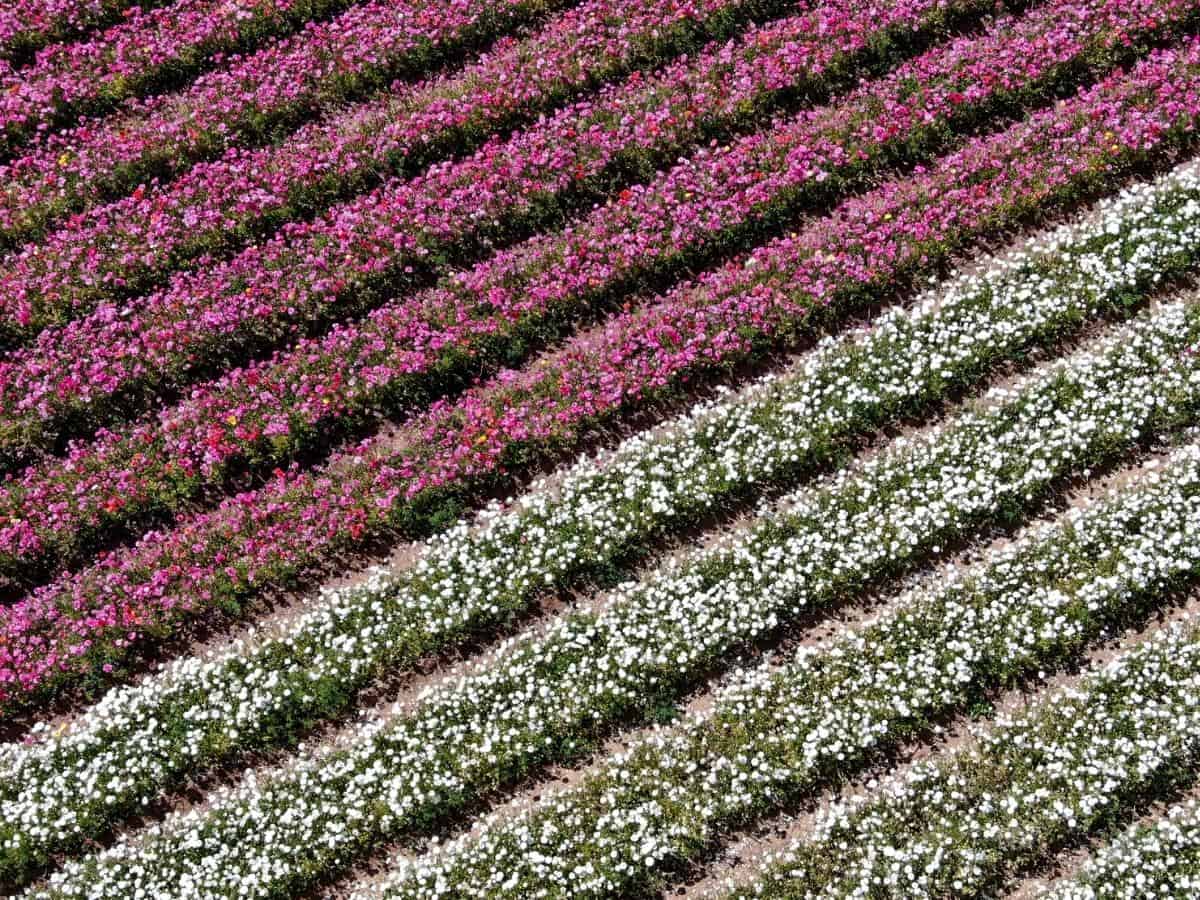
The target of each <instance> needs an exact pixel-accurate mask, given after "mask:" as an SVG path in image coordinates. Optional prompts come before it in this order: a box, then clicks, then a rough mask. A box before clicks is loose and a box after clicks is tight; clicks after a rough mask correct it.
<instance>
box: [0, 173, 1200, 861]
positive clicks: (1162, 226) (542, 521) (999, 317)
mask: <svg viewBox="0 0 1200 900" xmlns="http://www.w3.org/2000/svg"><path fill="white" fill-rule="evenodd" d="M1198 246H1200V184H1197V176H1196V174H1195V173H1194V172H1191V171H1185V172H1180V173H1178V174H1175V175H1172V176H1170V177H1168V178H1164V179H1162V181H1161V182H1159V183H1158V184H1156V185H1153V186H1145V187H1143V188H1141V189H1139V190H1137V191H1131V192H1129V193H1127V194H1125V195H1123V196H1121V197H1119V198H1117V199H1116V200H1114V201H1111V202H1109V203H1107V204H1106V205H1105V206H1103V207H1102V208H1101V210H1100V211H1099V212H1098V214H1097V215H1096V218H1095V220H1094V222H1091V223H1090V224H1087V225H1084V226H1082V227H1079V228H1078V229H1075V228H1069V227H1067V228H1064V229H1062V230H1061V231H1060V232H1059V233H1058V234H1057V236H1055V237H1053V238H1052V239H1050V240H1049V241H1048V242H1047V243H1046V245H1045V246H1042V247H1040V248H1039V252H1040V253H1041V254H1047V255H1049V254H1053V256H1054V261H1053V262H1052V263H1050V262H1046V261H1040V260H1038V259H1029V258H1018V259H1013V260H1010V261H1009V262H1008V264H1007V265H1008V268H1006V269H1005V270H999V269H998V270H995V271H994V272H993V273H991V274H989V275H988V276H986V277H984V278H981V279H974V278H967V279H963V280H962V281H961V282H959V283H958V284H956V285H955V286H953V287H952V288H951V289H950V290H949V291H946V292H942V291H939V292H938V293H937V294H936V295H935V296H934V297H933V298H931V300H930V301H928V302H927V303H925V304H924V305H923V306H920V307H918V309H917V311H916V312H915V313H906V312H896V313H893V314H890V315H887V316H884V317H881V318H880V319H879V320H878V321H876V322H875V323H873V326H872V328H871V329H870V331H869V332H867V333H866V334H865V335H854V336H850V337H847V338H843V339H841V340H837V341H833V340H828V341H827V342H826V344H825V345H824V346H823V347H821V348H820V349H819V350H818V351H816V352H815V353H814V354H812V355H811V356H810V357H808V358H807V359H806V361H805V363H804V365H803V367H802V369H801V370H800V371H798V372H796V373H794V374H792V375H791V376H789V377H787V378H782V379H770V380H768V381H767V382H765V383H763V384H762V385H758V386H755V387H753V388H751V389H749V390H746V391H743V392H741V393H739V394H738V395H736V396H734V397H732V398H727V399H723V400H721V401H720V402H717V403H710V404H704V405H702V406H700V407H698V408H697V409H695V410H694V411H693V412H692V413H690V414H689V415H688V416H686V417H684V418H681V419H677V420H674V421H672V422H670V423H668V424H667V426H666V428H665V430H664V431H663V432H662V433H661V434H659V433H653V434H651V435H650V436H648V437H638V438H635V439H631V440H630V441H628V442H626V443H625V444H624V445H622V447H621V448H619V449H618V450H616V451H614V452H613V453H612V454H611V455H608V456H606V457H605V458H604V459H603V460H602V461H591V460H588V461H584V462H581V463H579V464H577V465H576V466H574V467H573V468H572V469H571V470H569V471H568V472H567V473H566V474H565V475H564V476H563V478H562V480H561V482H560V483H559V484H557V485H556V487H555V489H554V491H553V492H552V493H541V492H534V493H533V494H532V495H528V496H526V497H524V498H523V499H522V500H521V501H520V503H519V504H517V506H516V507H515V508H514V509H513V510H511V511H509V512H506V513H500V512H499V511H495V512H493V513H492V514H490V515H488V516H486V517H485V518H484V520H483V524H482V527H481V528H480V529H478V530H475V529H468V528H464V527H460V528H456V529H453V530H451V531H450V532H447V533H446V534H444V535H442V536H440V537H439V538H437V539H435V540H434V541H433V542H432V543H431V545H430V546H429V548H428V549H427V550H426V551H425V552H424V554H423V555H422V557H421V558H420V560H419V561H418V562H417V563H416V564H415V566H414V569H413V570H412V572H410V573H408V574H402V575H400V576H399V577H393V578H386V579H385V578H376V579H375V580H373V581H372V582H370V583H369V584H368V585H367V586H365V587H362V588H357V589H354V590H349V591H346V592H341V593H335V594H333V595H330V596H327V597H324V598H322V600H321V602H320V605H319V607H318V608H317V609H316V610H314V611H313V612H311V613H309V614H306V615H305V616H303V617H302V618H301V619H300V620H299V621H298V622H297V623H296V624H295V625H294V626H293V627H291V628H289V629H288V630H287V631H286V632H283V633H281V634H277V635H270V636H256V637H255V638H254V639H252V640H248V641H246V642H245V643H242V644H239V645H238V646H237V647H235V648H233V649H232V650H231V651H230V652H228V653H225V654H222V655H219V656H217V657H215V658H213V659H207V660H200V659H189V660H186V661H183V662H180V663H177V664H175V665H173V666H171V667H169V668H168V669H167V670H166V671H165V672H163V673H162V674H160V675H157V676H153V677H149V678H147V679H145V680H143V681H142V682H140V683H139V685H137V686H134V687H130V688H124V689H118V690H115V691H113V692H111V693H110V694H109V695H108V696H106V697H105V699H104V700H103V701H102V702H101V703H100V704H99V705H98V706H96V707H95V708H94V709H93V710H91V711H90V712H89V713H88V714H87V715H86V716H84V717H82V718H80V719H77V720H76V721H75V722H73V723H72V726H71V728H70V730H69V731H68V732H67V733H66V734H65V735H58V736H54V737H52V736H50V735H48V734H46V733H45V732H35V733H34V734H35V736H36V738H37V741H36V742H35V743H23V744H16V745H8V746H6V747H4V748H3V750H2V752H0V813H2V818H4V819H5V820H7V821H9V822H11V823H13V826H14V827H19V828H20V831H21V834H22V838H23V843H22V844H21V846H20V852H21V853H22V854H23V855H24V856H25V857H26V858H27V859H29V860H34V861H37V862H40V861H41V860H42V859H44V856H43V854H44V853H45V852H47V851H50V850H60V849H61V847H62V846H63V845H73V844H74V842H75V841H76V840H77V839H78V838H79V837H87V836H92V835H94V834H95V833H96V832H97V831H98V830H99V829H101V828H103V827H105V826H106V825H107V824H108V823H109V822H110V821H111V820H112V819H113V818H114V817H115V816H117V815H119V814H121V813H123V812H126V811H128V810H130V809H137V808H138V807H139V806H140V803H141V800H140V799H139V798H142V797H145V796H148V795H152V794H155V793H157V792H158V791H161V790H163V789H164V788H165V787H168V786H171V785H173V784H176V783H177V782H178V779H180V778H181V777H184V776H188V775H192V774H194V773H195V772H196V771H198V770H199V769H202V768H206V767H208V766H211V765H212V764H213V763H215V762H217V761H219V760H221V759H224V758H228V757H230V756H233V755H234V754H236V753H237V752H238V751H241V750H244V749H246V748H250V747H262V746H273V745H276V744H278V743H280V742H288V741H291V740H294V739H297V738H298V737H299V736H300V734H301V733H302V731H303V729H304V728H305V727H307V726H308V725H309V724H310V723H311V722H313V721H316V720H320V719H321V718H324V717H327V716H331V715H334V714H336V713H338V712H340V711H341V710H342V709H343V708H344V707H345V706H346V705H347V704H348V703H349V702H350V701H351V700H352V699H353V697H354V696H355V694H356V693H357V692H358V690H359V689H360V688H361V687H362V686H363V685H364V684H366V683H368V682H369V681H370V680H371V678H372V677H374V676H375V675H378V674H380V673H382V672H385V671H387V670H389V669H395V668H397V667H404V666H407V665H411V664H412V663H413V662H415V661H416V660H417V659H419V658H420V657H421V656H422V655H425V654H428V653H431V652H435V651H440V650H444V649H445V648H446V647H448V646H451V645H453V644H454V643H457V642H458V641H460V640H461V639H462V637H463V636H464V635H465V634H470V633H478V632H482V631H485V630H486V629H488V628H495V627H497V626H499V625H502V624H504V623H505V621H506V620H507V619H508V617H510V616H513V615H519V614H520V613H522V612H523V611H526V610H528V608H529V606H530V604H531V602H532V601H533V599H534V598H535V597H536V596H537V595H538V594H539V593H541V592H548V591H552V590H556V589H562V588H564V587H565V586H567V585H569V584H571V583H574V582H576V581H577V580H578V579H579V578H580V576H581V574H582V573H585V572H588V571H590V572H596V571H607V570H610V569H612V568H613V567H614V566H616V565H617V564H619V563H620V562H621V561H622V560H624V559H625V558H626V557H628V556H629V555H630V554H631V553H633V552H635V551H634V548H637V547H639V546H643V545H644V544H645V543H646V542H647V541H650V540H652V539H653V538H654V537H656V536H658V535H660V534H662V533H663V532H664V531H667V530H669V529H670V528H671V527H672V525H673V524H674V523H678V522H681V521H687V520H689V519H691V518H693V517H695V516H697V515H700V514H703V513H704V512H706V511H709V510H712V509H713V508H721V507H722V506H724V505H725V504H726V503H728V502H729V501H730V500H731V499H732V498H733V497H736V496H738V495H739V494H741V493H744V492H746V491H748V490H749V488H748V485H755V486H761V485H764V484H773V485H780V486H782V485H786V484H788V483H790V482H791V481H793V480H794V478H795V477H796V475H797V474H799V473H803V472H805V471H810V470H812V469H814V468H816V467H817V466H819V465H820V464H822V463H824V462H826V461H828V460H831V459H833V458H835V457H836V456H837V454H838V452H839V448H840V447H841V446H843V445H844V444H846V443H847V442H848V441H851V440H852V439H853V438H854V437H855V436H856V435H857V436H861V435H863V434H866V433H869V432H870V431H871V430H872V429H874V428H877V427H879V426H880V425H881V424H883V423H885V422H887V421H889V419H891V418H892V417H894V416H895V415H896V414H897V413H899V412H902V411H911V410H914V409H920V408H922V407H924V406H925V405H926V404H928V403H929V402H931V401H933V400H936V399H937V398H939V397H941V396H944V395H945V393H946V392H948V391H950V390H951V389H953V388H955V387H957V388H960V389H961V388H962V387H963V386H965V385H970V384H973V383H976V382H977V381H978V380H979V379H980V378H981V377H983V376H984V375H985V374H986V373H987V372H988V371H989V370H990V369H991V368H992V367H993V366H994V365H995V364H996V362H998V361H999V360H1002V359H1005V358H1013V357H1014V356H1016V355H1018V354H1020V353H1021V352H1023V351H1024V350H1026V349H1027V348H1028V347H1029V346H1030V344H1031V343H1034V342H1038V341H1043V340H1046V339H1052V338H1055V337H1057V336H1059V335H1061V334H1062V333H1063V330H1064V329H1066V328H1069V327H1070V326H1071V325H1072V324H1073V323H1077V322H1080V321H1083V320H1085V319H1087V318H1089V317H1091V316H1095V315H1097V314H1100V313H1102V312H1105V311H1112V310H1113V309H1119V308H1120V307H1121V306H1123V305H1124V304H1126V303H1130V302H1133V300H1134V298H1136V297H1137V296H1138V295H1139V294H1140V292H1141V291H1142V290H1143V289H1144V288H1146V287H1148V286H1150V285H1152V284H1154V283H1156V282H1157V281H1159V280H1160V278H1162V277H1165V276H1168V275H1170V274H1171V272H1172V270H1173V269H1174V268H1176V266H1177V263H1178V260H1180V259H1189V258H1191V257H1192V256H1193V255H1194V253H1195V251H1196V249H1197V247H1198ZM914 360H928V364H927V365H924V366H921V367H915V366H914V362H913V361H914ZM630 485H634V486H635V487H634V488H633V489H632V490H631V489H630V487H629V486H630ZM114 779H117V780H116V781H115V782H114ZM81 784H107V785H108V786H109V787H108V789H107V790H108V796H111V798H112V799H111V801H109V802H107V803H105V804H104V806H103V807H101V808H96V807H95V806H94V805H93V804H92V803H91V802H90V800H89V799H88V798H87V797H86V795H82V794H80V792H79V791H78V786H79V785H81ZM118 785H120V786H119V787H118ZM50 822H53V828H51V827H50V826H49V824H48V823H50ZM11 867H12V864H11V863H10V868H11Z"/></svg>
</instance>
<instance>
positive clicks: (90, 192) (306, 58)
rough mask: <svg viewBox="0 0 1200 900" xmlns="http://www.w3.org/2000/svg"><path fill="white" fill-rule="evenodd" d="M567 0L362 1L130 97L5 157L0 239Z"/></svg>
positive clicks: (290, 122) (274, 132) (417, 68)
mask: <svg viewBox="0 0 1200 900" xmlns="http://www.w3.org/2000/svg"><path fill="white" fill-rule="evenodd" d="M562 5H564V0H502V2H484V0H458V2H455V3H417V2H415V0H404V2H397V0H366V2H363V3H358V4H354V5H351V6H350V7H349V8H348V9H347V10H346V11H344V12H343V13H342V14H341V15H339V16H336V17H334V18H332V19H329V20H327V21H323V22H310V23H309V24H308V25H306V26H305V27H304V28H303V29H301V30H300V31H299V32H298V33H296V34H295V35H293V36H291V37H289V38H284V39H281V40H279V41H277V42H275V43H272V44H270V45H268V46H266V47H264V48H263V49H261V50H259V51H258V52H257V53H254V54H251V55H249V56H245V57H239V58H236V59H234V60H233V61H232V62H231V63H230V64H229V65H228V66H226V67H223V68H220V69H214V70H210V71H208V72H206V73H204V74H203V75H201V76H200V77H199V78H197V79H196V80H195V81H193V82H192V83H191V84H190V85H189V86H187V87H186V88H185V89H183V90H181V91H178V92H174V93H167V94H158V95H155V96H151V97H147V98H144V99H129V100H127V101H125V103H124V104H123V105H122V107H121V109H120V110H119V111H118V112H117V113H115V114H113V115H110V116H107V117H105V118H102V119H97V120H86V119H85V120H83V121H81V122H80V123H79V124H78V125H76V126H74V127H72V128H70V129H67V130H64V131H57V132H52V133H47V134H46V135H45V136H43V137H41V138H39V139H38V140H35V141H32V142H31V143H29V144H27V145H26V146H25V147H24V148H23V149H22V152H21V153H20V154H18V155H17V156H15V157H14V158H13V159H11V160H10V161H9V162H7V163H5V164H4V165H0V241H3V240H5V239H6V240H8V241H10V242H11V241H13V240H15V239H17V238H20V237H24V236H28V235H31V234H34V233H36V232H38V231H40V230H41V229H42V228H44V227H45V226H46V224H47V223H48V222H50V221H51V220H53V219H55V218H57V217H59V216H61V215H63V214H64V213H66V212H67V211H69V210H73V209H77V208H80V207H82V206H84V205H86V204H88V203H89V202H95V201H96V200H98V199H101V198H108V197H112V196H114V195H120V194H123V193H125V192H126V191H128V190H130V189H133V188H134V187H135V186H136V185H138V184H139V183H140V182H143V181H145V180H147V179H149V178H155V177H166V176H169V175H173V174H175V173H177V172H179V171H182V170H184V169H186V168H187V167H189V166H190V165H191V163H193V162H196V161H197V160H199V159H203V158H205V157H212V156H215V155H217V154H219V153H220V152H221V151H223V150H224V149H225V148H226V147H228V146H231V145H233V144H236V143H239V142H242V141H261V140H267V139H271V138H273V137H277V136H280V135H282V134H284V133H285V132H286V131H287V130H289V129H290V128H291V127H293V126H294V125H295V124H297V123H298V122H300V121H303V120H304V119H306V118H312V117H313V116H315V115H318V114H319V113H321V112H322V111H324V110H326V109H328V108H330V107H331V106H332V105H334V104H336V103H337V102H339V101H342V100H345V99H347V98H352V97H355V96H357V95H360V94H364V93H366V92H367V91H369V90H371V89H374V88H378V87H381V86H383V85H385V84H387V83H388V82H390V81H392V80H393V79H395V78H396V77H398V76H403V75H412V74H415V73H420V72H423V71H425V70H427V69H429V68H430V67H432V66H433V65H434V64H435V63H437V62H440V61H442V60H444V59H446V58H448V57H450V56H452V55H454V54H456V53H460V52H461V51H462V49H463V48H464V47H467V46H470V45H472V44H476V43H480V42H482V41H484V40H486V39H487V38H490V37H494V36H496V35H498V34H500V33H502V32H504V31H505V30H508V29H510V28H512V27H514V26H515V25H518V24H520V23H523V22H528V21H531V20H533V19H535V18H537V17H538V16H540V15H542V14H544V13H546V12H549V11H552V10H553V9H555V8H557V7H559V6H562Z"/></svg>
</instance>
